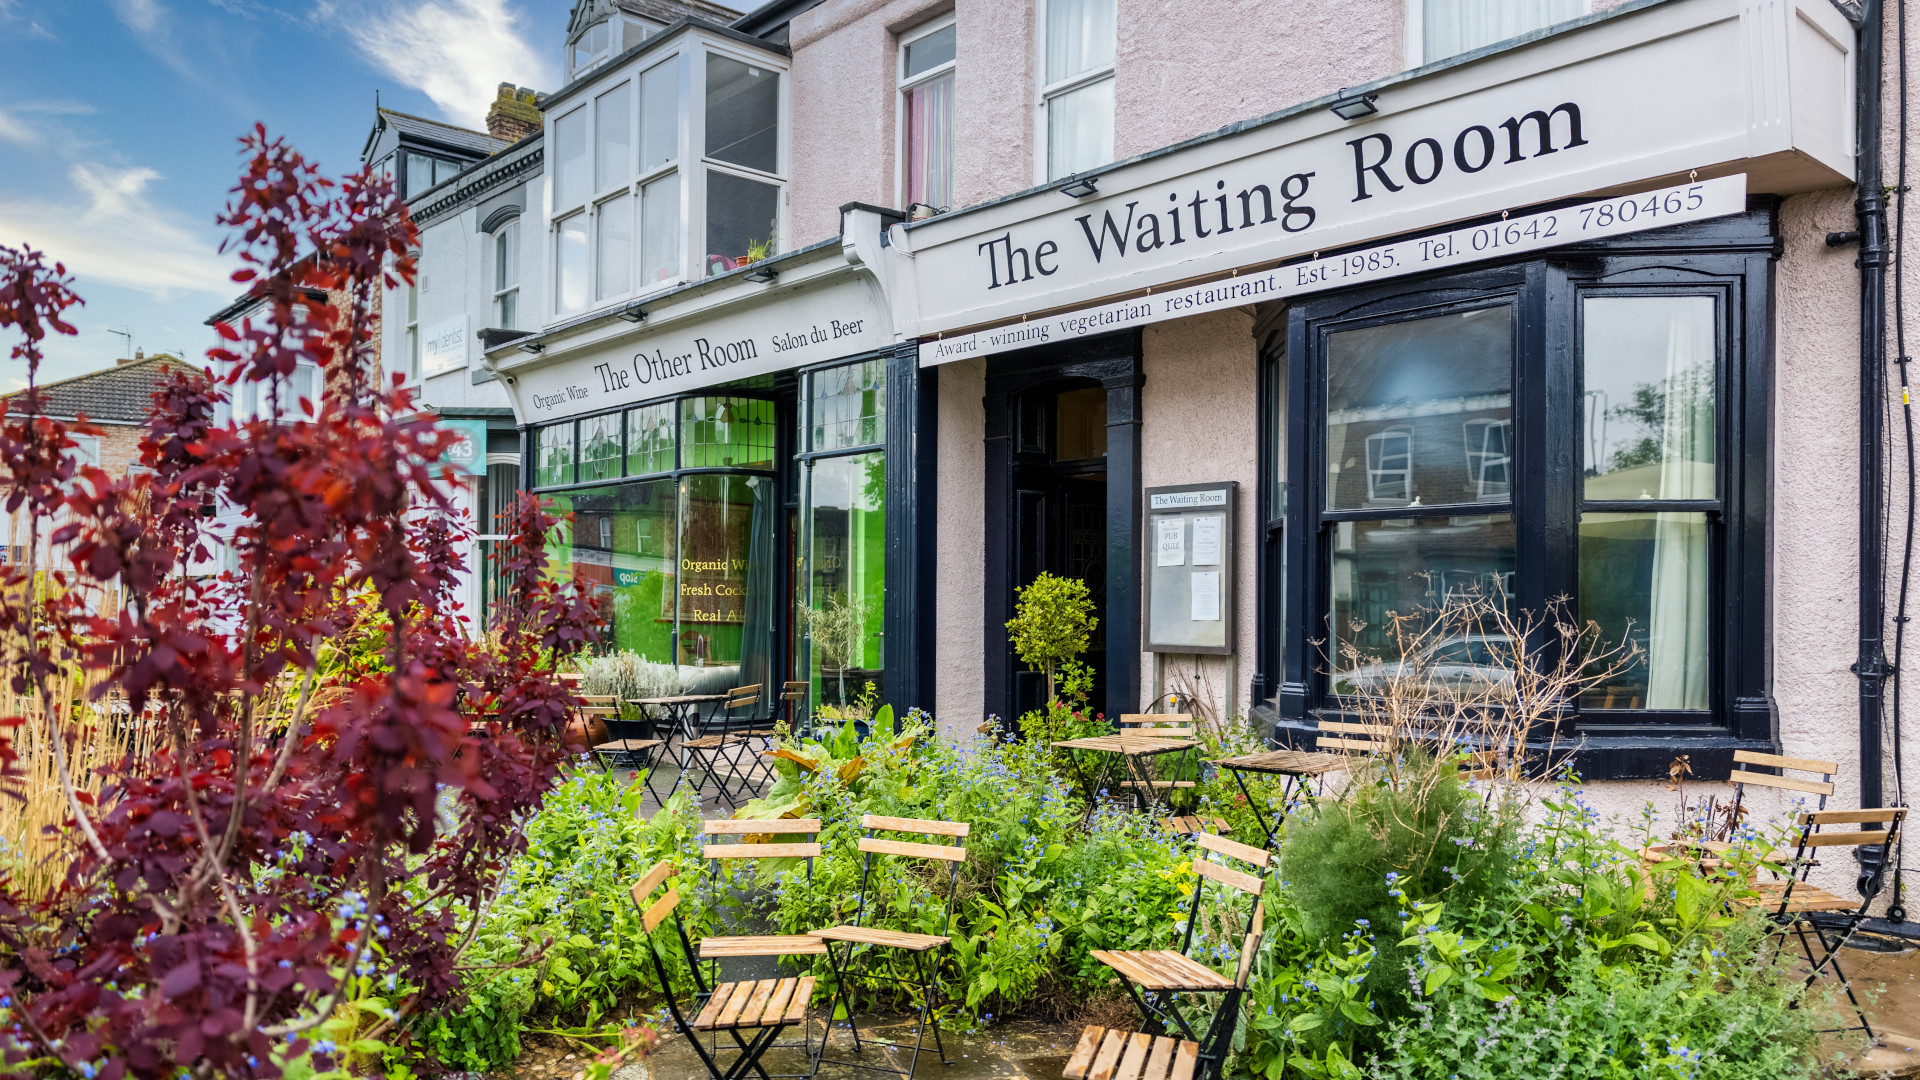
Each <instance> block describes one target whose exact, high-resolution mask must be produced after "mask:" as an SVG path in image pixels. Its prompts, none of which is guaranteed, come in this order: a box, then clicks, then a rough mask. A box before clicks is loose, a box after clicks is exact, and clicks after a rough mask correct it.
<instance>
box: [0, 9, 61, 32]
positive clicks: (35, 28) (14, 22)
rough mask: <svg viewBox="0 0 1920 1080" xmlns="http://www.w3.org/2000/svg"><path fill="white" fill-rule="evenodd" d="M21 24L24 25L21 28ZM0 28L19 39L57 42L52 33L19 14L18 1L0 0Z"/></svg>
mask: <svg viewBox="0 0 1920 1080" xmlns="http://www.w3.org/2000/svg"><path fill="white" fill-rule="evenodd" d="M21 23H25V24H26V25H24V26H22V25H20V24H21ZM0 26H4V27H7V28H9V32H10V33H12V34H15V35H18V36H20V37H26V38H41V39H43V40H46V41H56V40H58V39H57V38H55V37H54V36H53V31H51V30H48V29H47V28H46V27H44V26H42V25H40V24H39V23H38V22H36V21H34V20H33V19H29V18H27V17H26V16H25V15H23V14H21V5H20V0H0Z"/></svg>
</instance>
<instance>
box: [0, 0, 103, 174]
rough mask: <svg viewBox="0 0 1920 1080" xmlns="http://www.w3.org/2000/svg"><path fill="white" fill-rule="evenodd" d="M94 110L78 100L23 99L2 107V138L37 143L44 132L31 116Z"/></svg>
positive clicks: (90, 112)
mask: <svg viewBox="0 0 1920 1080" xmlns="http://www.w3.org/2000/svg"><path fill="white" fill-rule="evenodd" d="M0 10H4V9H0ZM93 111H94V109H93V106H91V105H84V104H81V103H80V102H77V101H23V102H20V103H18V104H15V105H10V106H7V107H5V108H0V140H5V141H7V142H16V143H20V144H21V145H26V144H29V143H37V142H39V141H41V139H42V137H43V134H44V133H43V132H42V131H41V130H40V128H39V125H37V124H35V123H34V122H33V120H32V119H30V118H31V117H35V116H87V115H91V114H92V113H93Z"/></svg>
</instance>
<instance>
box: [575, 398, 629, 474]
mask: <svg viewBox="0 0 1920 1080" xmlns="http://www.w3.org/2000/svg"><path fill="white" fill-rule="evenodd" d="M619 478H620V414H619V413H606V414H603V415H600V416H589V417H587V418H586V419H584V420H582V421H580V483H582V484H591V483H593V482H594V481H596V480H617V479H619Z"/></svg>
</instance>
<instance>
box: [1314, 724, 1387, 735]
mask: <svg viewBox="0 0 1920 1080" xmlns="http://www.w3.org/2000/svg"><path fill="white" fill-rule="evenodd" d="M1320 730H1321V731H1331V732H1333V733H1335V734H1337V735H1372V736H1375V737H1376V738H1385V737H1387V736H1389V735H1392V734H1393V729H1392V728H1390V727H1388V726H1387V725H1385V724H1349V723H1347V722H1346V721H1344V720H1322V721H1320Z"/></svg>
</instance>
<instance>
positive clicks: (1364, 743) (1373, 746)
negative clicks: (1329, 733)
mask: <svg viewBox="0 0 1920 1080" xmlns="http://www.w3.org/2000/svg"><path fill="white" fill-rule="evenodd" d="M1313 745H1314V746H1315V747H1317V748H1319V749H1321V750H1362V751H1372V750H1385V749H1386V748H1387V744H1386V743H1383V742H1370V741H1368V740H1366V739H1328V738H1319V739H1315V740H1314V743H1313Z"/></svg>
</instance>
